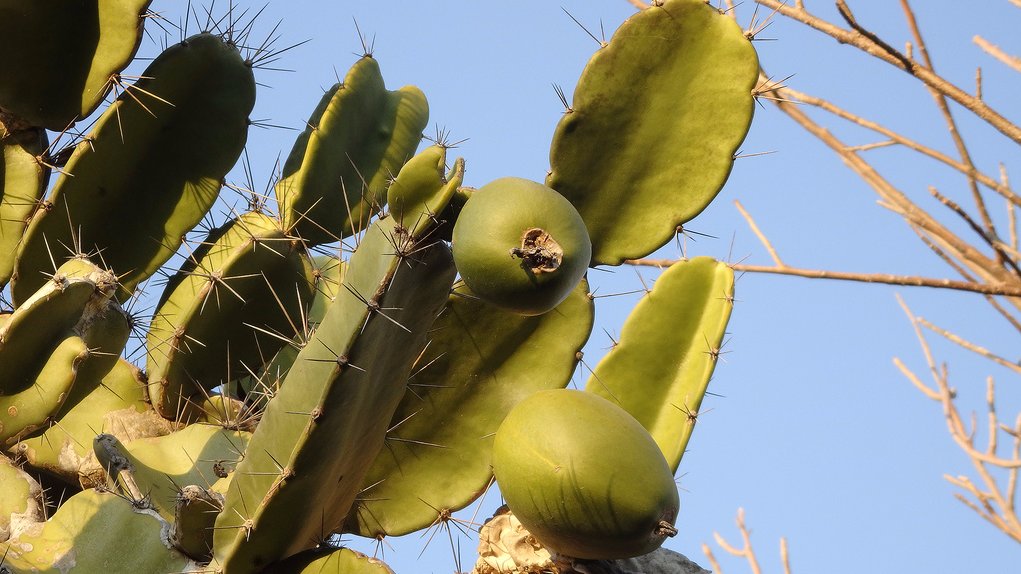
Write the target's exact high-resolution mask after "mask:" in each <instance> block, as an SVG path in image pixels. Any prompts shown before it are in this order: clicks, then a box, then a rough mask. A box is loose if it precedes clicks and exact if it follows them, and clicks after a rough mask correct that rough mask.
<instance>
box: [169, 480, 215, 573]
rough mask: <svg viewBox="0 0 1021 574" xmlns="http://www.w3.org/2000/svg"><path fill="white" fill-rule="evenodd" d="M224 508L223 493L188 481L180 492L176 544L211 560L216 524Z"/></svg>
mask: <svg viewBox="0 0 1021 574" xmlns="http://www.w3.org/2000/svg"><path fill="white" fill-rule="evenodd" d="M222 508H223V495H221V494H220V493H218V492H213V491H211V490H209V489H207V488H202V487H199V486H195V485H194V484H189V485H187V486H185V487H184V488H182V489H181V492H179V493H178V494H177V498H176V506H175V513H174V529H173V532H172V534H171V540H172V541H173V543H174V547H175V548H177V549H178V550H180V551H181V552H182V553H184V554H187V555H188V556H191V557H192V558H195V559H196V560H198V561H199V562H208V561H209V559H210V558H212V554H213V526H214V525H215V524H216V515H217V513H219V512H220V509H222Z"/></svg>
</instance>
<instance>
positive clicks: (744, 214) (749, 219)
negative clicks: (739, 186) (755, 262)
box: [734, 200, 787, 269]
mask: <svg viewBox="0 0 1021 574" xmlns="http://www.w3.org/2000/svg"><path fill="white" fill-rule="evenodd" d="M734 205H735V206H736V207H737V210H738V211H739V212H740V213H741V216H742V217H744V219H745V221H746V222H748V227H749V228H751V230H752V233H754V234H755V237H758V238H759V241H760V242H762V245H763V247H765V248H766V251H767V252H768V253H769V256H770V257H772V258H773V263H776V266H777V267H779V268H780V269H785V268H786V267H787V266H786V265H784V263H783V261H781V260H780V256H779V255H777V254H776V249H773V244H771V243H770V242H769V239H766V236H765V235H763V233H762V231H761V230H760V229H759V226H758V225H756V224H755V220H754V219H752V216H751V215H749V214H748V212H747V211H745V208H744V206H743V205H741V202H740V201H737V200H735V201H734Z"/></svg>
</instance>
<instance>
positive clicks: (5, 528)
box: [0, 455, 45, 564]
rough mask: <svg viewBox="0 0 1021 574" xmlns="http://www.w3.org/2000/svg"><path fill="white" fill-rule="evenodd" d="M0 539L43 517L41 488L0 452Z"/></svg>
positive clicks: (2, 540) (39, 520)
mask: <svg viewBox="0 0 1021 574" xmlns="http://www.w3.org/2000/svg"><path fill="white" fill-rule="evenodd" d="M0 484H2V485H4V487H3V488H0V542H6V541H7V539H8V538H10V537H11V534H13V533H16V532H17V531H18V530H21V529H23V528H25V527H27V526H30V525H31V524H33V523H36V522H42V521H43V520H44V519H45V516H44V512H43V506H44V505H43V489H42V487H41V486H40V485H39V483H38V482H36V481H35V479H33V478H32V477H31V476H30V475H29V474H28V473H27V472H25V471H23V470H21V469H20V468H18V466H16V465H15V464H14V463H13V462H12V461H11V459H9V458H7V457H6V456H3V455H0ZM0 564H2V562H0Z"/></svg>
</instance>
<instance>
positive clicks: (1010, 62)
mask: <svg viewBox="0 0 1021 574" xmlns="http://www.w3.org/2000/svg"><path fill="white" fill-rule="evenodd" d="M971 41H972V42H975V44H976V45H977V46H978V47H979V48H982V51H984V52H985V53H986V54H989V55H990V56H992V57H994V58H996V59H997V60H999V61H1000V62H1003V63H1004V64H1006V65H1007V66H1009V67H1010V68H1011V69H1013V70H1014V71H1015V72H1019V73H1021V58H1018V57H1017V56H1011V55H1010V54H1008V53H1006V52H1004V51H1003V50H1001V49H1000V48H999V47H998V46H997V45H996V44H993V43H991V42H989V41H988V40H986V39H985V38H983V37H982V36H979V35H976V36H975V37H974V38H972V39H971Z"/></svg>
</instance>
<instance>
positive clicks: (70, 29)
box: [0, 0, 152, 131]
mask: <svg viewBox="0 0 1021 574" xmlns="http://www.w3.org/2000/svg"><path fill="white" fill-rule="evenodd" d="M151 2H152V0H77V1H75V2H68V1H67V0H31V1H29V2H26V1H24V0H0V54H7V55H8V57H5V58H4V60H3V64H0V109H3V110H6V111H7V112H8V113H11V114H13V115H15V116H17V117H18V118H19V120H20V121H22V122H24V123H27V124H31V125H33V126H42V127H45V128H48V129H51V130H54V131H60V130H63V129H65V128H67V127H68V126H69V125H70V124H71V123H72V122H76V121H78V120H81V119H85V118H86V117H88V116H89V115H90V114H91V113H92V112H93V111H94V110H95V109H96V108H97V107H98V106H99V105H100V104H101V103H102V101H103V98H104V97H106V95H107V94H108V93H109V92H110V90H111V89H112V88H113V85H114V84H113V79H114V78H115V77H116V75H117V73H119V72H120V71H121V70H122V69H123V68H124V67H126V66H127V65H128V63H129V62H131V59H132V58H133V57H134V55H135V52H136V51H137V50H138V45H139V43H140V42H141V40H142V26H143V22H144V15H145V12H146V10H147V9H148V8H149V4H150V3H151ZM14 55H16V57H15V56H14Z"/></svg>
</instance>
